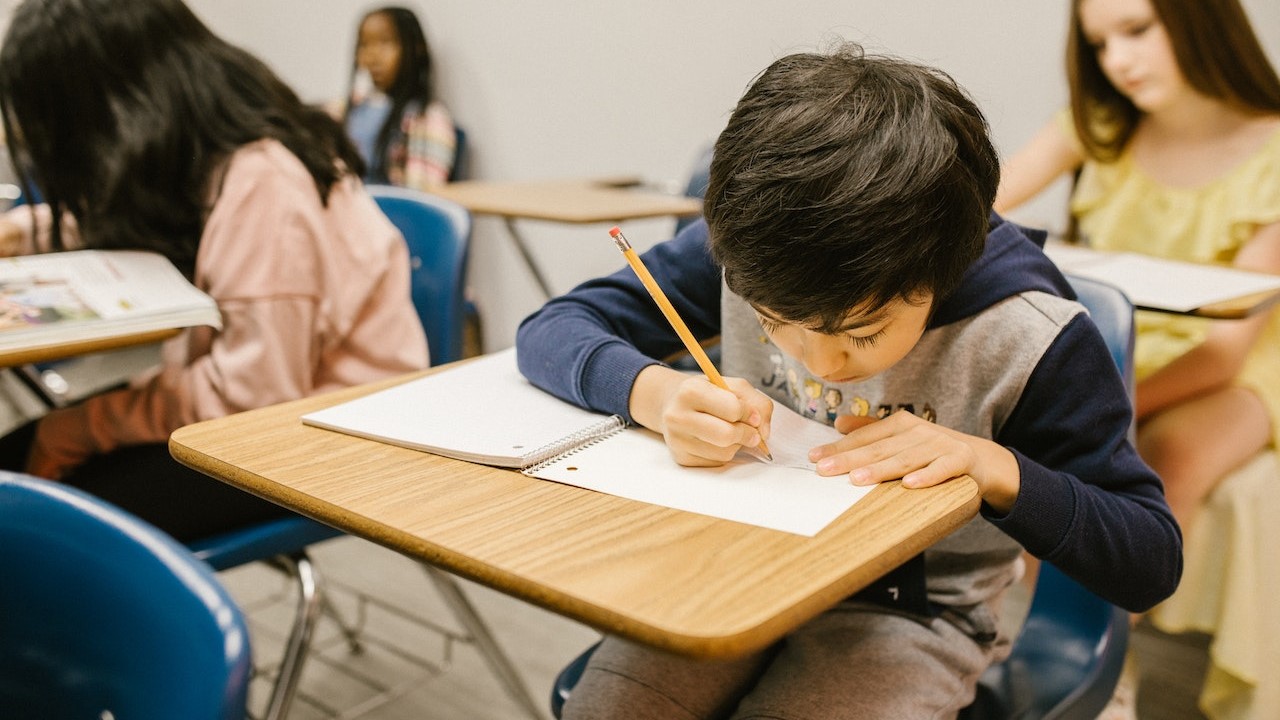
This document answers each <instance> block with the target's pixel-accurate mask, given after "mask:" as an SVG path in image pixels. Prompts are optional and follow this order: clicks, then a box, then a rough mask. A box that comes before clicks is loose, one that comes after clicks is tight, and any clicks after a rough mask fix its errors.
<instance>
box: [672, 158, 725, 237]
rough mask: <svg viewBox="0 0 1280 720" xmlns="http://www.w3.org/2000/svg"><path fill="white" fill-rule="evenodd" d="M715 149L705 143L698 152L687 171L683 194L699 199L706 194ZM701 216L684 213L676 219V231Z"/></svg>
mask: <svg viewBox="0 0 1280 720" xmlns="http://www.w3.org/2000/svg"><path fill="white" fill-rule="evenodd" d="M713 150H715V146H714V145H707V146H706V147H705V148H703V150H702V152H701V153H699V155H698V159H697V160H694V162H693V169H692V170H691V171H690V172H689V181H688V182H687V183H686V184H685V187H684V194H685V196H686V197H691V198H698V199H699V200H701V199H702V198H704V197H706V195H707V185H709V184H710V183H711V153H712V151H713ZM701 217H702V215H701V214H698V215H686V216H685V217H682V218H679V219H678V220H676V233H677V234H679V232H680V231H681V230H683V229H685V228H686V227H687V226H689V225H692V224H693V223H695V222H697V221H698V220H699V219H700V218H701Z"/></svg>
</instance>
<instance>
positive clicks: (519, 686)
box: [422, 564, 545, 720]
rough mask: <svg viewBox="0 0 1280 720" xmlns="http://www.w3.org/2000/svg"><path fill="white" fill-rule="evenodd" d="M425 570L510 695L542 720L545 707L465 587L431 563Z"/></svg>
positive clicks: (525, 711)
mask: <svg viewBox="0 0 1280 720" xmlns="http://www.w3.org/2000/svg"><path fill="white" fill-rule="evenodd" d="M422 569H423V570H425V571H426V573H427V577H429V578H431V580H432V582H434V583H435V586H436V590H438V591H439V592H440V596H441V597H442V598H444V601H445V604H447V605H448V606H449V609H451V610H452V611H453V615H454V617H455V618H457V619H458V621H459V622H460V623H462V625H463V627H464V628H465V629H466V631H467V632H468V633H469V634H470V635H471V639H472V640H474V641H475V643H476V647H477V648H478V649H479V650H480V654H481V655H483V656H484V659H485V662H487V663H488V664H489V669H491V670H492V671H493V673H494V675H496V676H497V677H498V680H499V681H500V682H501V683H502V685H503V687H504V688H505V689H506V691H507V695H509V696H510V697H511V699H512V700H514V701H515V702H516V703H518V704H519V705H520V709H521V710H523V711H524V713H525V714H526V715H528V716H529V718H530V720H542V718H543V717H545V716H544V715H543V714H542V713H543V711H542V706H541V705H539V704H538V703H537V702H535V701H534V699H533V696H532V695H530V694H529V689H528V688H527V687H525V684H524V680H522V679H521V678H520V673H518V672H516V669H515V666H514V665H512V664H511V660H510V659H508V658H507V654H506V653H505V652H503V651H502V648H501V647H499V646H498V643H497V641H496V640H494V639H493V635H491V634H490V633H489V628H488V626H487V625H485V623H484V621H483V620H481V619H480V615H479V614H477V613H476V611H475V608H473V607H472V606H471V601H470V600H468V599H467V596H466V595H463V594H462V588H461V587H459V586H458V583H457V581H455V580H454V579H453V576H452V575H450V574H449V573H447V572H445V571H443V570H441V569H439V568H436V567H433V566H431V565H427V564H423V565H422Z"/></svg>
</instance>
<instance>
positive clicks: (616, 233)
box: [609, 225, 622, 237]
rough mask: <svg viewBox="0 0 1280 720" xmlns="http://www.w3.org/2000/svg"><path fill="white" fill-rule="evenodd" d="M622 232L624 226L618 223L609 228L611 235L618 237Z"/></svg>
mask: <svg viewBox="0 0 1280 720" xmlns="http://www.w3.org/2000/svg"><path fill="white" fill-rule="evenodd" d="M621 234H622V228H620V227H618V226H617V225H614V226H613V227H612V228H610V229H609V237H618V236H619V235H621Z"/></svg>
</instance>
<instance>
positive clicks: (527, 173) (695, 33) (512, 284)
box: [0, 0, 1280, 350]
mask: <svg viewBox="0 0 1280 720" xmlns="http://www.w3.org/2000/svg"><path fill="white" fill-rule="evenodd" d="M188 2H189V3H190V5H191V6H192V7H193V8H194V9H195V10H196V12H197V13H198V14H199V15H200V16H201V17H203V18H204V19H205V20H206V22H208V24H209V25H210V26H211V27H212V28H213V29H214V30H215V31H216V32H218V33H219V34H221V35H223V36H224V37H226V38H227V39H228V40H230V41H232V42H234V43H236V44H239V45H242V46H243V47H245V48H247V49H249V50H250V51H252V52H254V53H256V54H257V55H259V56H260V57H262V58H263V59H264V60H266V61H267V62H268V63H269V64H270V65H271V66H272V67H273V68H275V69H276V71H277V72H279V73H280V74H281V75H282V76H283V77H284V78H285V80H286V81H288V82H289V83H291V84H292V85H293V86H294V87H295V88H296V89H297V90H298V92H299V94H301V95H302V96H303V97H304V98H305V99H307V100H313V101H323V100H328V99H333V98H336V97H339V96H340V95H341V94H342V93H343V92H344V88H345V86H346V83H347V79H348V74H349V72H350V63H351V52H352V49H353V44H354V34H355V25H356V23H357V21H358V19H359V18H360V17H361V15H362V14H363V12H364V11H366V10H367V9H369V8H371V7H373V4H372V3H369V4H366V3H362V2H352V1H350V0H188ZM13 4H15V3H13V2H5V0H0V11H3V10H4V9H5V7H6V6H12V5H13ZM402 4H404V5H406V6H408V7H411V8H413V9H414V10H415V11H417V12H418V14H419V16H420V17H422V18H423V19H424V20H425V24H426V29H427V36H428V40H429V42H430V43H431V47H432V52H433V54H434V58H435V60H436V65H437V82H438V86H439V93H440V95H441V97H442V98H443V99H444V100H445V102H446V103H447V104H448V105H449V107H450V108H451V109H452V110H453V112H454V114H455V116H456V118H457V120H458V122H459V123H460V124H462V125H463V126H464V127H465V128H466V129H467V131H468V135H469V138H470V145H471V156H470V174H471V177H473V178H476V179H492V180H515V179H531V178H544V177H566V176H592V175H616V174H620V173H621V174H636V175H639V176H642V177H644V178H646V179H650V180H654V181H669V180H681V179H683V177H684V176H685V175H686V174H687V172H688V168H689V164H690V163H691V162H692V161H693V159H694V157H695V155H696V154H697V152H698V150H699V149H700V148H701V147H703V146H704V145H705V144H706V143H708V142H710V141H711V140H712V139H713V138H714V136H715V134H716V133H717V132H718V130H719V129H720V128H721V127H722V126H723V123H724V122H725V119H726V118H727V115H728V113H729V111H730V110H731V109H732V106H733V104H734V102H735V100H736V99H737V97H738V96H739V95H740V94H741V92H742V91H743V89H744V88H745V87H746V85H747V83H748V82H749V81H750V80H751V78H752V77H753V76H754V75H755V74H756V73H757V72H759V71H760V70H762V69H763V68H764V67H765V66H766V65H768V64H769V62H771V61H772V60H773V59H775V58H777V57H779V56H781V55H784V54H787V53H789V52H794V51H801V50H810V49H815V48H822V47H825V46H828V45H830V44H831V43H832V42H833V41H835V40H836V39H838V38H844V39H849V40H856V41H859V42H861V43H863V44H864V45H866V46H867V47H868V48H869V49H872V50H879V51H887V52H892V53H894V54H898V55H903V56H907V57H910V58H913V59H917V60H921V61H925V62H928V63H931V64H935V65H937V66H939V67H941V68H942V69H944V70H946V71H948V72H949V73H951V74H952V75H953V76H954V77H955V78H956V79H957V80H958V81H959V82H960V83H961V84H962V85H964V86H965V87H966V88H968V90H969V91H970V92H971V93H972V95H973V96H974V97H975V98H976V100H977V101H978V103H979V104H980V105H981V107H982V108H983V110H984V111H985V112H986V113H987V117H988V119H989V121H990V123H991V127H992V132H993V135H994V137H995V140H996V145H997V147H998V148H999V149H1000V151H1001V152H1002V153H1004V154H1008V153H1011V152H1013V151H1014V150H1016V149H1017V147H1018V146H1019V145H1021V144H1022V143H1023V142H1025V141H1026V140H1027V139H1028V138H1029V137H1030V136H1031V134H1032V133H1033V132H1034V131H1035V130H1036V129H1037V128H1038V127H1039V126H1040V125H1041V124H1042V123H1043V122H1045V121H1046V119H1047V118H1048V117H1049V116H1050V115H1051V114H1052V113H1053V112H1054V111H1055V109H1057V108H1058V107H1060V106H1062V105H1063V103H1064V102H1065V99H1066V89H1065V81H1064V79H1063V70H1062V68H1063V44H1064V36H1065V25H1066V17H1067V7H1068V5H1067V3H1066V0H896V1H895V2H886V1H885V0H786V1H785V2H784V1H782V0H738V1H733V0H701V1H699V0H643V1H642V2H627V3H621V2H612V1H610V0H532V1H529V2H517V1H516V0H488V1H486V0H403V2H402ZM1244 4H1245V6H1246V8H1247V9H1248V11H1249V13H1250V16H1251V18H1252V20H1253V23H1254V27H1255V28H1256V29H1257V30H1258V31H1259V33H1260V35H1261V36H1262V37H1263V42H1264V44H1265V45H1266V47H1267V50H1268V52H1269V53H1270V55H1271V58H1272V60H1273V62H1277V63H1280V2H1276V0H1244ZM6 15H7V13H6ZM1064 197H1065V188H1063V187H1062V186H1061V185H1060V186H1059V187H1058V188H1056V190H1055V191H1054V192H1051V193H1049V194H1048V195H1047V196H1045V197H1044V198H1042V199H1041V200H1040V201H1039V202H1036V203H1034V204H1032V205H1030V206H1028V207H1027V208H1025V209H1024V210H1023V211H1022V212H1020V213H1018V214H1017V215H1016V217H1017V218H1018V219H1020V220H1022V221H1024V222H1029V223H1035V224H1042V225H1049V226H1060V225H1061V218H1062V215H1063V210H1062V204H1063V200H1064ZM671 226H672V223H671V222H670V221H646V222H637V223H628V224H627V225H626V229H627V232H628V236H629V237H630V238H631V239H632V241H633V242H634V243H635V244H637V245H639V246H642V247H643V246H647V245H649V244H651V243H653V242H656V241H658V240H661V239H663V238H664V237H665V236H666V235H667V234H669V232H670V229H671ZM521 227H522V228H523V230H524V231H525V233H526V235H527V236H528V238H529V239H530V241H531V245H533V247H534V251H535V254H536V255H537V258H538V260H539V262H540V265H541V266H542V268H543V269H544V272H545V273H546V275H547V276H548V277H549V279H550V281H551V283H552V286H553V288H554V290H555V291H557V292H561V291H564V290H567V289H569V288H571V287H572V286H573V285H574V284H576V283H577V282H579V281H581V280H584V279H586V278H589V277H592V276H594V275H598V274H601V273H604V272H608V271H611V270H614V269H616V268H618V267H621V265H622V261H621V258H620V257H619V256H618V253H617V250H616V249H615V248H614V247H613V244H612V243H611V242H609V241H608V238H607V236H606V234H605V231H606V229H607V228H606V227H604V226H600V227H596V226H589V227H566V226H561V225H554V224H547V223H536V222H525V223H523V224H522V226H521ZM470 276H471V285H472V287H473V290H474V292H475V295H476V301H477V303H478V304H479V305H480V307H481V311H482V314H483V318H484V322H485V346H486V349H488V350H497V349H500V348H503V347H507V346H509V345H510V344H512V342H513V341H514V336H515V328H516V326H517V325H518V323H519V321H520V319H521V318H523V317H524V316H525V315H527V314H528V313H529V312H531V311H533V310H535V309H536V308H537V307H538V306H539V305H540V304H541V302H542V299H541V298H540V296H539V294H538V291H537V289H536V287H535V286H534V284H533V282H532V280H531V279H530V278H529V277H528V274H527V273H526V272H525V271H524V268H523V266H522V265H521V264H520V262H519V261H518V260H517V258H516V255H515V252H514V250H513V249H512V247H511V245H510V244H509V241H508V238H507V236H506V234H505V229H504V228H503V227H502V225H501V224H500V223H498V222H497V221H495V220H493V219H485V218H481V219H479V220H478V221H477V223H476V232H475V237H474V245H473V251H472V267H471V273H470Z"/></svg>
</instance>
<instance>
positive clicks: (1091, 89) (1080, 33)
mask: <svg viewBox="0 0 1280 720" xmlns="http://www.w3.org/2000/svg"><path fill="white" fill-rule="evenodd" d="M1151 7H1152V9H1154V10H1155V14H1156V17H1158V18H1159V19H1160V22H1161V24H1163V25H1164V29H1165V32H1166V33H1167V34H1168V36H1169V44H1170V45H1171V46H1172V47H1173V54H1174V57H1175V58H1176V59H1177V62H1178V69H1179V70H1180V71H1181V72H1182V75H1183V77H1185V78H1186V79H1187V83H1189V84H1190V85H1191V87H1193V88H1195V89H1196V90H1197V91H1199V92H1200V93H1202V94H1204V95H1207V96H1209V97H1212V98H1217V99H1219V100H1222V101H1223V102H1226V103H1227V104H1229V105H1231V106H1233V107H1236V108H1240V109H1243V110H1246V111H1249V112H1255V113H1277V112H1280V79H1278V78H1277V76H1276V71H1275V69H1274V68H1273V67H1272V66H1271V63H1270V62H1268V61H1267V55H1266V53H1265V52H1264V51H1263V49H1262V45H1261V44H1260V43H1259V42H1258V38H1257V36H1256V35H1255V34H1254V32H1253V28H1252V27H1251V26H1250V25H1249V18H1248V16H1247V15H1246V14H1245V11H1244V8H1242V7H1241V5H1240V2H1239V0H1151ZM1067 82H1068V84H1069V85H1070V88H1071V114H1072V118H1073V120H1074V122H1075V126H1076V133H1077V135H1079V137H1080V140H1081V143H1082V144H1083V145H1084V148H1085V151H1086V152H1087V153H1088V154H1089V155H1090V157H1093V158H1097V159H1099V160H1104V161H1106V160H1113V159H1115V158H1116V157H1117V156H1118V155H1119V154H1120V152H1121V151H1123V150H1124V147H1125V145H1127V144H1128V143H1129V138H1131V137H1132V136H1133V131H1134V129H1135V128H1136V127H1137V124H1138V120H1139V118H1140V116H1141V114H1142V113H1141V111H1140V110H1138V108H1137V107H1136V106H1135V105H1134V104H1133V102H1132V101H1130V100H1129V98H1127V97H1125V96H1124V95H1123V94H1122V93H1121V92H1120V91H1119V90H1117V89H1116V88H1115V86H1113V85H1112V84H1111V82H1110V81H1109V80H1107V76H1106V75H1105V74H1104V73H1103V72H1102V67H1101V65H1100V64H1099V63H1098V56H1097V53H1096V52H1095V51H1094V49H1093V48H1092V47H1091V46H1090V45H1089V42H1088V41H1087V40H1086V39H1085V37H1084V29H1083V28H1082V27H1081V24H1080V0H1073V1H1072V3H1071V21H1070V30H1069V31H1068V35H1067Z"/></svg>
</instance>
